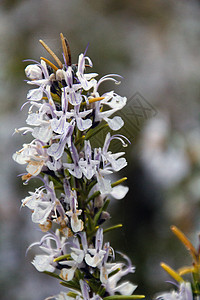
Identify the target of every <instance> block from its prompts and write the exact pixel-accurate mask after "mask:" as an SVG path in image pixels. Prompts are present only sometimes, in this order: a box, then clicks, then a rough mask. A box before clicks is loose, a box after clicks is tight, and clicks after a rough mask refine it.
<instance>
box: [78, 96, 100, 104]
mask: <svg viewBox="0 0 200 300" xmlns="http://www.w3.org/2000/svg"><path fill="white" fill-rule="evenodd" d="M103 99H105V97H96V98H92V99H89V100H88V102H89V103H94V102H97V101H101V100H103ZM81 104H82V105H85V104H87V103H86V102H82V103H81Z"/></svg>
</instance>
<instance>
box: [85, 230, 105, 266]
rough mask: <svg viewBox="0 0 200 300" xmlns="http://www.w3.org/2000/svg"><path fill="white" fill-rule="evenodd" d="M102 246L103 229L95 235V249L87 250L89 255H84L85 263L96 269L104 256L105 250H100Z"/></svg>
mask: <svg viewBox="0 0 200 300" xmlns="http://www.w3.org/2000/svg"><path fill="white" fill-rule="evenodd" d="M102 245H103V229H102V228H99V229H98V230H97V233H96V239H95V248H94V249H90V248H89V249H88V252H89V254H86V255H85V262H86V263H87V264H88V265H89V266H91V267H93V268H95V267H98V266H99V264H100V263H101V262H102V260H103V258H104V255H105V254H106V251H105V250H102Z"/></svg>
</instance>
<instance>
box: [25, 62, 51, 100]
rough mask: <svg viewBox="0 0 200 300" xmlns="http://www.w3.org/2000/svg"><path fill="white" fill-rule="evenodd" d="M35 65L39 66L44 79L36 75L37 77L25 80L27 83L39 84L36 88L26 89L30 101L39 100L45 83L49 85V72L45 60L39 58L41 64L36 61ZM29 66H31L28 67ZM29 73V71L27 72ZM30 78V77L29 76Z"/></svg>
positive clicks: (45, 85)
mask: <svg viewBox="0 0 200 300" xmlns="http://www.w3.org/2000/svg"><path fill="white" fill-rule="evenodd" d="M37 66H38V67H40V68H41V70H42V74H43V75H44V79H43V78H41V76H38V79H35V80H32V81H27V83H28V84H31V85H32V84H34V85H37V86H39V87H38V88H36V89H31V90H29V91H28V94H27V99H28V100H32V101H40V100H41V99H42V97H43V93H44V92H46V90H45V89H46V87H47V85H51V82H50V78H49V73H48V70H47V66H46V63H45V61H43V60H41V64H40V63H37ZM30 68H31V67H30ZM28 74H29V73H28ZM31 79H32V78H31Z"/></svg>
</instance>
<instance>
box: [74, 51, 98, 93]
mask: <svg viewBox="0 0 200 300" xmlns="http://www.w3.org/2000/svg"><path fill="white" fill-rule="evenodd" d="M86 60H87V61H88V64H89V66H90V67H92V61H91V59H90V58H89V57H88V56H85V55H84V54H83V53H81V54H80V55H79V58H78V70H77V72H76V75H77V77H78V80H79V81H80V83H81V87H82V88H83V89H84V90H85V91H88V90H90V89H91V88H92V87H93V86H94V85H95V83H96V81H94V80H91V79H92V78H94V77H96V76H97V75H98V74H97V73H89V74H84V69H85V61H86Z"/></svg>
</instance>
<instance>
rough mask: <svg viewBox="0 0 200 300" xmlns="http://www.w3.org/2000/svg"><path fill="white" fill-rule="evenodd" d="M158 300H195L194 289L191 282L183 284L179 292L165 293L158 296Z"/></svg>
mask: <svg viewBox="0 0 200 300" xmlns="http://www.w3.org/2000/svg"><path fill="white" fill-rule="evenodd" d="M156 299H157V300H193V294H192V288H191V284H190V282H182V283H181V284H180V286H179V291H178V292H176V291H172V292H170V293H163V294H160V295H159V296H157V298H156Z"/></svg>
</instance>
